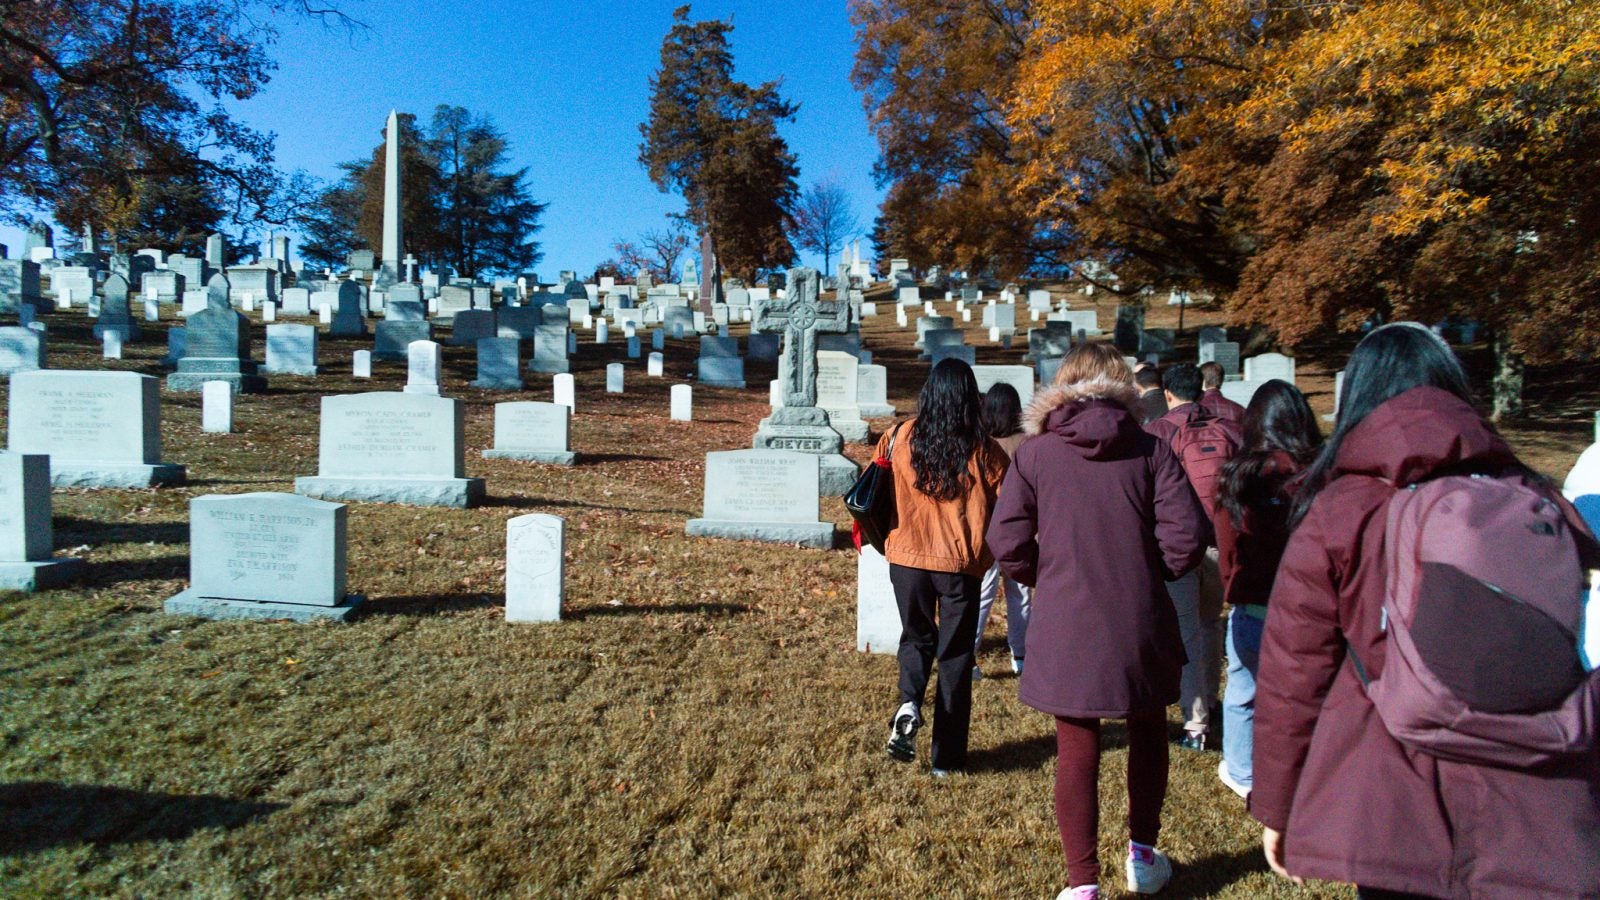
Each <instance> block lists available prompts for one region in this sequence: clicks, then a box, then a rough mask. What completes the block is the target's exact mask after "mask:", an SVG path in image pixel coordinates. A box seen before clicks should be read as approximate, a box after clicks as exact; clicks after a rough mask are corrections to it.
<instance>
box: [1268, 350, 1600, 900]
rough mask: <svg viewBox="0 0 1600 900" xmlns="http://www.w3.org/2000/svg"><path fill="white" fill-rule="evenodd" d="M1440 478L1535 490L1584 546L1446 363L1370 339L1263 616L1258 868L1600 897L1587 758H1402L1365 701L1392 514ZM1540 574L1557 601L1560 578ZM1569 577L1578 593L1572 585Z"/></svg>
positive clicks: (1591, 762) (1363, 889)
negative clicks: (1494, 761) (1482, 479)
mask: <svg viewBox="0 0 1600 900" xmlns="http://www.w3.org/2000/svg"><path fill="white" fill-rule="evenodd" d="M1447 475H1486V476H1489V477H1491V478H1494V479H1497V480H1498V479H1506V480H1510V481H1512V483H1514V484H1519V485H1520V486H1522V487H1524V488H1529V489H1532V490H1534V491H1536V492H1538V493H1540V494H1542V495H1543V496H1544V498H1545V500H1546V501H1547V502H1548V503H1550V504H1554V505H1555V507H1556V508H1557V509H1559V510H1561V515H1562V516H1563V518H1564V519H1565V520H1566V522H1567V523H1568V527H1569V529H1571V533H1572V534H1574V535H1577V536H1579V537H1581V538H1582V540H1581V541H1580V544H1582V543H1584V542H1586V541H1588V534H1587V530H1586V529H1584V528H1583V526H1582V522H1581V519H1579V517H1578V516H1577V514H1576V513H1575V512H1573V511H1571V510H1570V507H1563V506H1562V501H1561V500H1560V495H1559V494H1557V493H1556V491H1555V490H1554V489H1553V488H1552V487H1550V486H1549V485H1548V484H1545V483H1544V482H1543V481H1542V479H1538V478H1535V477H1532V475H1531V473H1530V472H1528V470H1527V468H1526V467H1525V466H1523V465H1522V464H1521V463H1520V462H1519V461H1518V460H1517V457H1516V455H1515V454H1514V453H1512V451H1511V448H1510V447H1509V446H1508V445H1507V444H1506V442H1505V441H1504V440H1503V439H1501V437H1500V435H1499V434H1498V433H1496V432H1495V429H1494V428H1493V427H1492V426H1491V425H1490V424H1489V423H1488V422H1486V421H1484V419H1483V418H1482V417H1481V416H1480V415H1479V414H1478V413H1477V411H1476V410H1474V409H1473V407H1472V404H1471V394H1470V392H1469V389H1468V384H1467V378H1466V374H1465V372H1464V371H1463V370H1462V368H1461V363H1460V362H1459V361H1458V360H1457V359H1456V357H1455V354H1454V353H1452V352H1451V350H1450V347H1449V346H1448V345H1447V344H1445V343H1444V341H1443V340H1441V339H1440V338H1439V337H1437V336H1436V335H1434V334H1433V333H1432V332H1430V331H1428V329H1426V328H1424V327H1422V326H1421V325H1417V324H1415V323H1401V324H1395V325H1386V326H1383V327H1382V328H1378V329H1376V330H1374V331H1373V332H1372V333H1371V334H1369V335H1367V336H1366V337H1365V338H1364V339H1362V341H1361V343H1360V344H1359V345H1358V346H1357V347H1356V349H1355V352H1354V353H1352V354H1351V356H1350V362H1349V364H1348V365H1347V366H1346V368H1345V380H1344V392H1343V395H1342V397H1341V400H1340V408H1339V410H1338V419H1337V423H1336V425H1335V426H1334V430H1333V435H1332V436H1331V437H1330V438H1329V439H1328V442H1327V444H1325V445H1324V446H1323V448H1322V450H1321V452H1320V453H1319V454H1318V456H1317V459H1316V461H1315V462H1314V463H1313V464H1312V465H1311V467H1310V468H1309V469H1308V470H1307V472H1306V475H1305V481H1304V486H1303V488H1302V489H1301V491H1300V494H1299V497H1298V500H1297V504H1296V508H1295V511H1294V514H1293V517H1292V518H1291V520H1290V521H1291V526H1292V528H1293V531H1292V533H1291V535H1290V537H1289V542H1288V546H1287V547H1286V548H1285V549H1284V552H1283V559H1282V562H1281V563H1280V565H1279V567H1278V573H1277V579H1276V581H1275V582H1274V585H1273V589H1272V599H1271V601H1270V603H1269V604H1268V610H1269V613H1268V615H1267V622H1266V630H1265V633H1264V635H1263V637H1262V642H1261V665H1260V669H1259V673H1258V674H1259V676H1260V678H1259V680H1258V682H1257V684H1256V706H1255V752H1254V761H1253V765H1254V772H1253V776H1254V783H1253V787H1252V790H1251V794H1250V812H1251V814H1252V815H1254V816H1255V817H1256V819H1258V820H1259V821H1260V822H1261V824H1262V825H1263V830H1262V844H1263V847H1264V849H1265V850H1266V855H1267V861H1268V863H1269V864H1270V865H1271V866H1272V868H1273V870H1274V871H1276V872H1277V873H1279V874H1280V875H1284V876H1285V877H1295V878H1298V877H1307V878H1318V879H1325V880H1329V881H1344V882H1353V883H1355V884H1356V885H1358V886H1359V894H1360V895H1363V896H1370V897H1393V896H1397V895H1398V896H1423V897H1578V896H1583V897H1590V896H1600V753H1597V752H1595V751H1594V750H1593V749H1592V748H1591V749H1590V750H1588V751H1587V752H1580V753H1573V754H1570V755H1566V756H1561V757H1559V758H1556V759H1554V760H1553V761H1549V762H1545V763H1543V764H1541V765H1538V766H1534V767H1527V768H1518V767H1513V766H1503V765H1492V766H1491V765H1483V764H1478V763H1472V762H1464V761H1461V760H1458V759H1453V758H1449V757H1447V756H1444V755H1437V754H1434V753H1430V752H1426V751H1424V750H1422V749H1419V748H1418V747H1416V746H1414V745H1412V744H1403V743H1401V742H1400V741H1399V740H1397V739H1396V738H1395V736H1394V735H1393V734H1391V732H1390V731H1389V729H1388V727H1387V726H1386V725H1385V723H1384V720H1383V718H1382V717H1381V716H1380V715H1379V713H1378V709H1377V707H1376V706H1374V704H1373V701H1372V699H1371V695H1370V694H1369V693H1368V689H1367V684H1369V683H1371V684H1372V685H1373V686H1374V687H1376V686H1377V684H1378V682H1379V680H1380V679H1381V678H1382V677H1383V674H1384V669H1385V663H1386V662H1392V661H1393V660H1392V659H1390V654H1389V653H1388V650H1389V644H1390V641H1389V632H1390V631H1391V630H1392V629H1391V628H1390V627H1389V626H1390V624H1391V623H1390V621H1389V619H1388V617H1387V613H1386V605H1385V604H1386V602H1387V601H1388V600H1389V599H1390V597H1389V594H1390V591H1391V588H1392V587H1394V586H1393V585H1391V583H1390V580H1391V577H1392V573H1391V572H1390V571H1389V569H1388V565H1387V563H1388V560H1387V559H1386V552H1387V551H1386V545H1387V542H1388V539H1389V535H1388V519H1389V504H1390V502H1391V500H1394V499H1395V498H1396V496H1397V494H1398V493H1399V492H1401V491H1409V490H1412V489H1418V488H1423V489H1425V488H1426V485H1425V484H1424V483H1425V482H1427V481H1429V480H1432V479H1435V478H1439V477H1443V476H1447ZM1481 496H1487V495H1481ZM1436 505H1442V502H1441V504H1436ZM1540 508H1541V509H1542V508H1544V507H1543V505H1542V504H1541V507H1540ZM1546 524H1547V527H1552V528H1553V526H1548V523H1546ZM1531 533H1532V534H1540V533H1545V534H1549V533H1552V532H1541V531H1538V530H1531ZM1511 537H1513V538H1515V539H1517V540H1526V538H1522V537H1517V536H1515V535H1512V536H1511ZM1489 539H1490V540H1492V539H1493V538H1492V536H1489ZM1402 564H1403V563H1402ZM1550 578H1551V579H1552V581H1551V585H1552V590H1555V589H1557V588H1558V587H1559V585H1560V583H1561V581H1562V579H1563V578H1564V576H1563V575H1562V573H1558V572H1552V573H1550ZM1571 578H1572V582H1573V583H1572V585H1571V589H1572V590H1573V591H1574V592H1575V593H1576V591H1577V590H1578V589H1579V586H1580V585H1579V583H1578V582H1579V581H1580V573H1578V572H1576V571H1574V572H1573V573H1572V574H1571ZM1451 584H1455V582H1451ZM1480 624H1482V625H1483V626H1484V627H1492V624H1493V623H1477V622H1471V621H1459V620H1455V619H1451V620H1449V621H1444V622H1442V624H1441V623H1440V622H1435V623H1434V625H1435V627H1456V628H1460V629H1462V631H1463V633H1464V634H1465V633H1468V630H1470V629H1472V628H1474V627H1476V626H1478V625H1480ZM1418 633H1419V632H1418V631H1416V630H1412V631H1410V632H1409V634H1410V635H1411V636H1415V635H1417V634H1418ZM1429 639H1430V640H1431V641H1434V642H1440V641H1443V642H1446V643H1448V635H1444V634H1439V633H1437V632H1436V633H1434V634H1432V635H1431V636H1430V638H1429ZM1483 662H1486V663H1498V662H1500V661H1498V660H1483ZM1402 683H1404V682H1402ZM1418 692H1419V693H1420V691H1418ZM1415 699H1416V698H1414V697H1412V698H1410V700H1411V701H1413V702H1414V701H1415Z"/></svg>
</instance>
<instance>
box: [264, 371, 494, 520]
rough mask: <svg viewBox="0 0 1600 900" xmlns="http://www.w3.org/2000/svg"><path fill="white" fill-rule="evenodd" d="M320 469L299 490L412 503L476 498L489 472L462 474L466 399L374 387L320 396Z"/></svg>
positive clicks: (457, 503) (458, 503) (464, 503)
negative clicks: (477, 475) (367, 390)
mask: <svg viewBox="0 0 1600 900" xmlns="http://www.w3.org/2000/svg"><path fill="white" fill-rule="evenodd" d="M320 432H321V441H320V444H319V446H318V451H317V460H318V463H317V474H316V475H315V476H303V477H300V478H296V479H295V483H294V489H295V493H297V494H305V495H307V496H311V497H322V498H324V499H329V500H370V501H376V502H379V503H402V504H407V505H411V506H454V507H468V506H475V505H477V503H478V502H479V501H480V500H482V499H483V479H482V478H466V477H463V472H464V468H463V463H462V447H463V443H464V440H463V434H462V405H461V401H460V400H456V399H454V398H450V397H433V396H429V395H427V394H406V393H398V392H394V393H390V392H373V393H370V394H348V395H345V396H336V397H324V398H322V423H321V429H320Z"/></svg>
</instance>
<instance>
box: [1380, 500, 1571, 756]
mask: <svg viewBox="0 0 1600 900" xmlns="http://www.w3.org/2000/svg"><path fill="white" fill-rule="evenodd" d="M1579 522H1581V520H1580V519H1579V518H1578V517H1577V514H1576V512H1570V514H1569V509H1568V508H1567V507H1566V505H1565V504H1564V503H1563V502H1561V501H1560V500H1558V499H1556V498H1554V497H1552V496H1551V495H1549V494H1546V493H1543V492H1541V491H1538V490H1535V489H1534V488H1533V487H1530V486H1529V485H1528V484H1527V482H1526V480H1525V479H1524V478H1523V477H1522V476H1520V475H1516V476H1511V477H1490V476H1485V475H1460V476H1445V477H1441V478H1435V479H1432V480H1430V481H1425V482H1422V483H1420V484H1416V485H1412V486H1410V487H1407V488H1401V489H1400V490H1399V491H1397V492H1396V493H1395V495H1394V497H1393V498H1392V499H1391V500H1390V501H1389V504H1388V507H1387V522H1386V524H1385V531H1384V551H1383V557H1384V576H1385V578H1386V582H1385V583H1386V584H1387V585H1388V591H1387V594H1386V596H1385V598H1384V603H1383V612H1382V616H1383V623H1382V624H1383V629H1384V632H1385V643H1386V647H1387V649H1386V651H1385V659H1384V666H1383V674H1382V676H1380V677H1378V678H1369V677H1368V676H1367V671H1366V668H1365V667H1364V666H1363V665H1362V664H1361V660H1360V659H1358V658H1357V657H1356V654H1355V652H1354V649H1353V648H1352V649H1350V654H1349V655H1350V661H1351V663H1352V665H1353V666H1354V668H1355V671H1356V675H1357V677H1358V678H1360V680H1361V682H1362V684H1363V685H1364V686H1365V687H1366V690H1367V696H1368V697H1369V698H1371V700H1372V704H1373V706H1374V707H1376V708H1377V711H1378V715H1379V717H1380V718H1382V720H1383V723H1384V725H1385V726H1386V727H1387V728H1388V730H1389V733H1390V734H1392V735H1393V736H1394V737H1395V739H1396V740H1399V741H1400V742H1401V743H1403V744H1406V745H1408V746H1410V747H1413V748H1415V749H1417V750H1421V751H1423V752H1426V753H1429V754H1431V755H1434V756H1439V757H1443V758H1446V759H1452V760H1457V761H1461V762H1469V763H1478V764H1484V765H1494V766H1510V767H1517V768H1526V767H1532V766H1536V765H1540V764H1543V763H1546V762H1549V761H1552V760H1555V759H1559V758H1561V757H1564V756H1569V755H1572V754H1576V753H1585V752H1591V751H1593V749H1594V748H1595V744H1596V731H1597V723H1596V718H1597V717H1600V671H1597V672H1595V673H1586V672H1585V671H1584V667H1583V665H1582V661H1581V658H1580V656H1579V652H1578V643H1579V630H1580V623H1581V622H1582V616H1583V603H1584V599H1585V596H1586V593H1585V592H1586V589H1587V586H1588V585H1587V581H1588V579H1587V577H1586V570H1587V569H1588V568H1591V567H1593V566H1595V565H1596V559H1597V558H1600V548H1597V547H1596V545H1595V542H1594V539H1593V538H1592V537H1591V536H1590V535H1589V534H1588V533H1587V531H1585V530H1584V529H1583V528H1582V527H1581V525H1579V524H1578V523H1579Z"/></svg>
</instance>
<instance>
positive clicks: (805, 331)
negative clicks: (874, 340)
mask: <svg viewBox="0 0 1600 900" xmlns="http://www.w3.org/2000/svg"><path fill="white" fill-rule="evenodd" d="M820 284H821V279H820V278H819V277H818V275H817V270H816V269H810V268H801V269H790V270H789V279H788V285H789V290H788V293H787V294H786V295H785V296H784V298H783V299H781V300H776V299H775V300H772V301H769V302H768V303H767V304H766V305H765V306H764V307H762V309H761V318H760V319H759V320H758V323H757V324H758V325H759V326H760V328H761V330H762V331H777V330H778V329H779V328H782V329H783V358H782V365H780V367H779V370H780V374H779V377H780V378H781V379H782V380H783V385H782V387H783V404H784V406H785V407H808V406H816V405H817V335H818V334H843V333H844V332H846V331H848V330H849V328H850V304H849V302H848V301H847V300H846V301H841V300H829V301H822V300H819V299H818V296H819V293H820V292H819V287H820Z"/></svg>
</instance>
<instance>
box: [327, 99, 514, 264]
mask: <svg viewBox="0 0 1600 900" xmlns="http://www.w3.org/2000/svg"><path fill="white" fill-rule="evenodd" d="M399 124H400V166H401V174H400V182H401V184H400V193H401V210H400V214H401V220H402V226H403V229H404V233H405V247H404V250H405V252H407V253H410V254H413V255H415V256H416V257H417V259H418V260H420V261H421V262H422V263H423V264H424V265H427V266H430V267H432V268H435V269H442V268H445V267H448V268H449V269H451V270H452V271H454V272H455V273H456V274H458V275H461V276H464V277H468V278H474V277H477V276H478V275H481V274H491V273H492V274H507V275H510V274H514V273H518V272H521V271H524V270H525V269H527V268H529V267H531V266H533V265H535V264H537V263H538V262H539V260H540V259H541V258H542V256H543V254H541V253H540V252H539V245H538V243H537V242H536V241H534V240H532V237H533V235H534V234H535V233H536V232H538V230H539V229H540V228H541V227H542V226H540V225H539V223H538V219H539V216H540V215H541V214H542V213H543V212H544V210H545V207H546V204H543V203H536V202H534V201H533V200H532V199H531V198H530V197H529V195H528V188H527V185H526V183H525V181H526V178H527V171H528V170H527V169H517V170H515V171H512V172H506V171H503V169H504V167H505V164H506V156H507V146H508V145H507V142H506V139H505V136H504V135H503V134H501V132H500V131H499V130H498V129H496V128H495V127H494V125H493V124H492V123H491V122H490V121H489V119H488V118H487V117H481V116H477V117H475V116H473V115H472V114H471V113H470V112H468V111H467V110H465V109H462V108H461V107H457V106H444V105H441V106H439V107H437V108H436V109H435V110H434V114H433V118H432V121H431V122H430V123H429V125H428V128H427V129H426V130H424V129H423V128H422V127H421V126H420V125H419V124H418V122H417V118H416V116H414V115H411V114H409V113H401V114H400V116H399ZM384 165H385V164H384V144H383V142H381V141H380V142H379V144H378V145H377V146H376V147H375V148H373V151H372V154H371V156H370V157H369V158H368V159H365V160H357V161H354V162H349V163H344V164H343V165H342V166H341V168H342V169H344V172H345V176H344V178H343V179H342V180H341V181H339V182H337V183H335V184H333V185H329V186H328V187H327V188H325V189H324V190H323V192H322V193H321V195H320V196H319V197H318V198H317V200H316V202H315V203H313V204H311V205H310V207H309V208H308V209H307V210H306V211H305V212H304V213H303V214H302V215H301V217H300V220H299V225H300V228H301V230H302V232H303V233H304V235H305V240H304V241H303V242H302V244H301V248H300V249H301V254H302V255H303V256H305V257H306V258H307V259H309V260H313V261H315V262H317V263H320V264H322V265H329V266H342V265H343V264H344V262H345V258H346V257H347V256H348V255H349V252H350V251H351V250H354V249H357V248H359V247H370V248H373V249H376V248H378V247H380V246H382V242H383V181H384Z"/></svg>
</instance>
